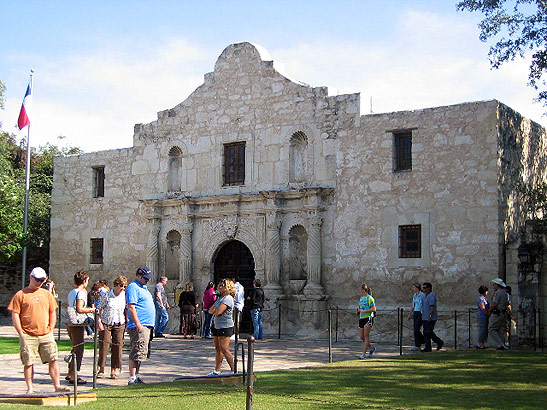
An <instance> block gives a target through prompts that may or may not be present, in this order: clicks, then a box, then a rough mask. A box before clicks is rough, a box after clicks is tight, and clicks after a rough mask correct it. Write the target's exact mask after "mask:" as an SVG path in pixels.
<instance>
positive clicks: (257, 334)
mask: <svg viewBox="0 0 547 410" xmlns="http://www.w3.org/2000/svg"><path fill="white" fill-rule="evenodd" d="M251 318H252V319H253V330H254V332H253V336H254V338H255V339H262V338H263V337H264V328H263V326H262V309H260V308H258V309H251Z"/></svg>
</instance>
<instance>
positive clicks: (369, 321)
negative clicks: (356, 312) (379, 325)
mask: <svg viewBox="0 0 547 410" xmlns="http://www.w3.org/2000/svg"><path fill="white" fill-rule="evenodd" d="M373 325H374V318H373V317H372V316H371V317H366V318H364V319H359V329H363V328H364V327H365V326H370V327H372V326H373Z"/></svg>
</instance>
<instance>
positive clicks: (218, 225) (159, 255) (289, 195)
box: [50, 42, 547, 337]
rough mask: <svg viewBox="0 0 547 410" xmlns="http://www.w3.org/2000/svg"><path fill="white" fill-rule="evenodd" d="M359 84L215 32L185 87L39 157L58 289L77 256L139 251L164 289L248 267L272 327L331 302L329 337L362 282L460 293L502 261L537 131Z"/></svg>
mask: <svg viewBox="0 0 547 410" xmlns="http://www.w3.org/2000/svg"><path fill="white" fill-rule="evenodd" d="M359 98H360V97H359V94H346V95H337V96H329V95H328V91H327V89H326V88H325V87H310V86H308V85H305V84H302V83H298V82H294V81H291V80H289V79H288V78H286V77H284V76H283V75H282V74H280V73H279V72H278V71H277V70H276V67H275V64H274V62H273V61H272V60H271V58H269V57H268V56H267V53H266V52H265V50H263V49H261V48H260V47H259V46H255V45H253V44H251V43H246V42H244V43H238V44H232V45H230V46H228V47H227V48H226V49H225V50H224V51H223V52H222V54H221V55H220V57H219V58H218V60H217V62H216V64H215V67H214V71H213V72H212V73H208V74H206V75H205V77H204V83H203V84H202V85H201V86H199V87H198V88H197V89H196V90H195V91H194V92H193V93H192V94H191V95H190V96H189V97H188V98H187V99H186V100H184V101H183V102H182V103H180V104H179V105H177V106H175V107H174V108H171V109H168V110H165V111H161V112H159V113H158V118H157V120H156V121H153V122H151V123H149V124H137V125H136V126H135V132H134V144H133V147H131V148H127V149H118V150H109V151H100V152H93V153H88V154H82V155H75V156H66V157H56V158H55V162H54V167H55V173H54V181H53V193H52V218H51V253H50V260H51V263H50V273H51V275H52V277H53V278H54V280H56V282H57V283H58V287H59V288H60V290H61V292H60V293H61V295H62V296H63V297H64V295H66V293H67V292H68V290H69V289H70V282H71V278H72V275H73V273H74V272H75V271H77V270H82V269H83V270H87V271H89V272H90V275H91V277H92V280H95V279H99V278H103V277H105V278H107V279H109V280H112V279H113V278H114V277H115V276H117V275H118V274H126V275H127V276H128V277H130V278H132V277H133V275H134V271H135V270H136V268H137V267H138V266H139V265H144V264H146V265H148V266H150V267H151V268H152V270H153V272H154V273H155V274H156V275H157V276H159V275H166V276H167V277H168V278H169V279H170V283H169V285H168V286H169V288H168V290H169V291H170V292H172V294H173V295H174V294H175V288H176V287H177V286H178V285H182V284H184V282H186V281H192V282H193V283H194V285H195V287H196V290H197V291H198V294H201V292H202V291H203V289H204V287H205V285H206V284H207V282H208V281H209V280H213V279H218V278H220V277H226V276H227V277H229V276H239V277H240V278H241V282H242V283H244V285H245V286H246V287H249V286H250V284H251V282H252V279H254V278H259V279H261V280H262V282H263V283H264V284H265V291H266V295H267V297H268V306H267V308H268V309H271V310H270V312H271V314H270V315H265V319H266V325H267V326H266V331H269V332H274V331H277V329H278V317H279V318H281V327H282V332H283V333H290V334H311V333H313V332H318V331H321V330H322V329H324V328H325V311H326V310H327V309H328V308H332V307H335V306H337V307H339V308H340V309H341V312H346V313H345V316H342V317H341V320H340V324H339V331H340V333H341V334H342V335H343V336H346V337H355V335H356V330H355V327H356V325H355V317H354V315H353V314H351V312H352V311H353V310H354V307H355V305H356V300H357V299H358V296H359V293H358V285H360V284H361V283H363V282H367V283H368V284H369V285H370V286H371V287H372V289H373V290H374V296H375V298H376V299H377V301H378V305H379V307H380V308H382V309H390V308H396V307H397V306H404V307H407V306H409V305H410V300H411V295H410V285H411V284H412V283H413V282H416V281H418V282H423V281H426V280H427V281H430V282H432V283H433V286H434V288H433V290H434V292H435V293H436V294H437V297H438V298H439V302H440V307H442V308H444V309H447V310H454V309H467V307H468V306H474V303H475V300H476V296H477V288H478V286H479V285H480V284H482V283H489V281H490V279H492V278H493V277H496V276H497V275H498V272H500V274H501V275H503V276H507V277H510V276H511V274H512V273H511V272H506V265H507V263H506V257H505V255H506V247H507V246H509V244H511V243H513V242H515V241H516V238H517V236H518V232H519V229H520V228H521V226H522V225H523V223H524V219H525V216H526V215H525V213H524V212H523V211H522V209H520V207H521V205H520V204H519V202H518V200H517V196H516V193H515V192H516V191H515V189H516V183H517V182H519V181H524V182H526V183H531V182H532V181H534V180H538V179H542V178H544V177H545V174H546V172H545V166H546V163H547V162H546V158H545V152H546V149H545V148H546V147H545V143H546V139H545V131H544V129H543V128H541V127H540V126H538V125H537V124H535V123H533V122H530V121H528V120H526V119H524V118H522V117H521V116H520V115H519V114H518V113H516V112H514V111H513V110H511V109H510V108H508V107H506V106H505V105H503V104H501V103H500V102H498V101H495V100H491V101H481V102H473V103H465V104H458V105H452V106H445V107H436V108H430V109H422V110H415V111H403V112H393V113H385V114H370V115H361V113H360V99H359ZM514 274H515V275H516V272H515V273H514ZM279 305H281V306H282V308H281V310H280V311H276V308H277V309H279V308H278V306H279ZM173 313H175V312H173ZM173 316H176V315H173ZM175 322H176V319H175V320H173V321H172V322H171V325H170V328H171V329H172V330H174V329H175V328H176V323H175ZM381 326H382V325H380V329H381Z"/></svg>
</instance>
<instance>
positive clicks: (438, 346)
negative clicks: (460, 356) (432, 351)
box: [437, 340, 444, 350]
mask: <svg viewBox="0 0 547 410" xmlns="http://www.w3.org/2000/svg"><path fill="white" fill-rule="evenodd" d="M443 346H444V342H443V341H442V340H441V341H440V342H439V343H437V350H441V349H442V348H443Z"/></svg>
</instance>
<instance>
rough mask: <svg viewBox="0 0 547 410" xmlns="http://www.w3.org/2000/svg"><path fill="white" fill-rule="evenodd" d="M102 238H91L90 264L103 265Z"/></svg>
mask: <svg viewBox="0 0 547 410" xmlns="http://www.w3.org/2000/svg"><path fill="white" fill-rule="evenodd" d="M103 246H104V240H103V238H91V258H90V259H91V260H90V263H93V264H100V263H103Z"/></svg>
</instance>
